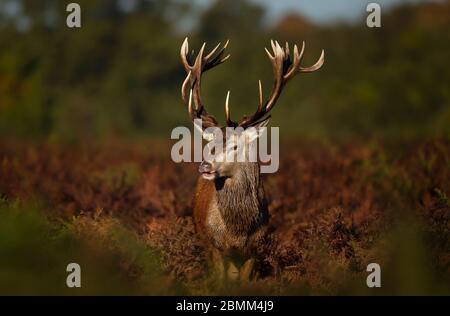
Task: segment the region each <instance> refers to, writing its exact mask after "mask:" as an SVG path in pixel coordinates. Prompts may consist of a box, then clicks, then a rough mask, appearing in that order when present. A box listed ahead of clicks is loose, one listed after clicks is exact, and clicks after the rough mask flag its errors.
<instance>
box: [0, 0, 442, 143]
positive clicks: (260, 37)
mask: <svg viewBox="0 0 450 316" xmlns="http://www.w3.org/2000/svg"><path fill="white" fill-rule="evenodd" d="M69 2H71V1H60V0H46V1H34V0H33V1H31V0H0V135H1V136H6V137H17V138H31V139H36V138H37V139H41V140H42V139H44V140H54V141H64V142H65V141H74V140H80V139H90V140H92V139H95V140H102V139H109V138H125V139H128V138H136V137H142V136H144V137H149V136H162V137H168V135H169V134H170V130H171V129H172V128H173V127H174V126H177V125H180V124H183V125H188V124H190V123H189V121H188V116H187V113H186V109H185V108H184V107H183V104H182V103H181V101H180V85H181V82H182V80H183V78H184V75H185V74H184V70H183V67H182V66H181V64H180V61H179V48H180V45H181V43H182V41H183V39H184V37H185V36H186V35H189V37H190V44H191V47H192V48H195V49H196V50H198V48H199V47H200V45H201V43H202V42H203V41H206V42H207V43H208V44H209V47H210V48H212V47H213V45H215V44H216V43H217V42H220V41H222V42H223V41H224V40H226V39H230V41H231V44H230V46H229V52H230V53H231V55H232V58H231V59H230V60H229V61H227V63H226V64H224V65H223V66H221V67H218V68H217V69H215V70H214V71H211V72H210V73H208V74H206V75H205V80H204V81H203V95H204V100H205V103H206V106H207V107H208V109H210V112H212V113H214V114H215V116H216V117H217V118H218V119H219V120H220V121H221V122H223V116H224V113H223V102H224V99H225V95H226V91H227V90H231V91H232V94H231V107H232V111H233V115H234V116H235V117H237V116H239V117H240V116H242V115H243V114H245V113H249V112H251V111H253V110H254V108H255V107H256V104H257V93H258V89H257V80H258V79H262V82H263V87H264V91H265V95H267V94H268V93H269V90H270V88H271V84H272V73H271V66H270V63H269V61H268V60H267V57H266V55H265V53H264V50H263V48H264V47H265V46H269V45H270V42H269V41H270V39H272V38H274V39H277V40H279V41H286V40H287V41H289V42H291V43H298V44H301V41H302V40H305V41H306V53H305V59H304V64H305V65H308V64H310V63H312V62H314V61H315V60H316V59H317V58H318V57H319V55H320V50H321V49H322V48H323V49H325V52H326V61H325V66H324V68H323V69H322V70H321V71H319V72H317V73H314V74H306V75H304V76H298V77H297V78H295V80H293V81H292V82H291V83H290V84H289V85H288V86H287V88H286V89H285V91H284V93H283V95H282V97H281V98H280V100H279V102H278V105H277V107H276V108H275V110H274V113H273V114H274V115H273V120H272V125H274V126H281V128H282V129H281V136H282V137H289V136H295V137H301V138H304V139H307V140H323V139H325V140H344V141H347V140H354V139H363V140H365V139H368V138H377V139H381V140H389V141H411V140H417V139H427V138H435V137H442V136H448V135H450V106H449V103H450V89H449V82H450V66H449V64H448V56H450V33H449V32H448V30H449V29H450V6H449V2H448V1H441V2H428V1H427V2H424V1H422V2H421V1H414V3H410V1H405V2H402V1H397V2H396V3H397V5H396V6H392V7H391V6H389V7H387V6H386V8H385V7H382V27H381V28H368V27H367V26H366V24H365V18H366V16H367V13H366V12H360V15H359V16H360V18H355V19H353V20H352V21H339V20H330V21H328V22H327V21H325V22H321V23H316V22H311V21H310V20H309V19H308V18H306V17H304V16H302V12H301V10H300V9H299V10H290V11H288V12H287V14H284V15H282V14H280V15H279V16H278V17H277V18H276V19H275V18H273V14H272V13H273V12H272V13H271V11H274V10H275V9H276V7H277V5H274V4H272V5H267V2H265V1H259V2H258V1H244V0H236V1H223V0H221V1H196V2H191V1H180V0H178V1H176V0H152V1H148V0H133V1H131V0H129V1H125V0H121V1H110V0H89V1H88V0H80V1H76V2H77V3H79V4H80V5H81V8H82V27H81V28H80V29H70V28H68V27H67V26H66V24H65V21H66V16H67V14H68V13H67V12H66V11H65V8H66V5H67V4H68V3H69ZM287 2H289V3H290V4H291V5H292V1H287ZM279 3H280V6H282V3H283V1H280V2H279ZM318 10H320V8H318ZM271 17H272V18H271ZM325 20H326V19H325ZM268 21H270V23H269V22H268ZM300 77H301V78H300Z"/></svg>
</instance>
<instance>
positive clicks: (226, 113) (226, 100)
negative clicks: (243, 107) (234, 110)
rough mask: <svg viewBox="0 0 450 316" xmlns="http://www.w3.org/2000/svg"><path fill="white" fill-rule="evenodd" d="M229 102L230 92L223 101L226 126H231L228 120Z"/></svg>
mask: <svg viewBox="0 0 450 316" xmlns="http://www.w3.org/2000/svg"><path fill="white" fill-rule="evenodd" d="M229 100H230V91H228V92H227V97H226V99H225V119H226V123H227V126H231V125H232V123H233V122H232V121H231V118H230V107H229V104H228V101H229Z"/></svg>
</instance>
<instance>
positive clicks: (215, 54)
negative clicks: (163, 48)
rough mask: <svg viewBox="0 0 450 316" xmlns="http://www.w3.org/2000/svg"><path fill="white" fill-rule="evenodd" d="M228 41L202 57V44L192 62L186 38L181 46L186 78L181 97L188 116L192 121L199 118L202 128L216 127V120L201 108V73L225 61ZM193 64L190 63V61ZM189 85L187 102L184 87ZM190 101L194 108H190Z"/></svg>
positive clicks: (192, 54)
mask: <svg viewBox="0 0 450 316" xmlns="http://www.w3.org/2000/svg"><path fill="white" fill-rule="evenodd" d="M227 45H228V41H227V42H226V43H225V45H224V46H223V47H222V48H221V49H219V47H220V43H219V44H218V45H217V46H216V47H215V48H213V49H212V50H211V52H209V53H208V54H207V55H206V56H203V54H204V50H205V46H206V43H203V45H202V47H201V48H200V51H199V53H198V55H197V57H195V60H194V51H192V52H191V54H189V43H188V38H187V37H186V39H185V40H184V42H183V45H181V51H180V56H181V62H182V63H183V66H184V69H185V70H186V73H187V76H186V79H185V80H184V82H183V85H182V86H181V97H182V99H183V101H184V102H185V103H187V105H188V111H189V115H190V117H191V119H192V120H194V119H196V118H199V119H201V120H202V128H207V127H213V126H217V125H218V123H217V121H216V119H215V118H214V117H213V116H212V115H209V114H208V112H207V111H206V109H205V107H204V106H203V102H202V99H201V93H200V92H201V78H202V73H204V72H206V71H207V70H209V69H211V68H214V67H215V66H217V65H220V64H221V63H223V62H224V61H226V60H227V59H228V58H229V57H230V55H227V56H224V54H225V49H226V48H227ZM193 60H194V62H193V63H192V61H193ZM188 84H189V85H190V93H189V100H186V87H187V85H188ZM192 101H193V103H194V107H192Z"/></svg>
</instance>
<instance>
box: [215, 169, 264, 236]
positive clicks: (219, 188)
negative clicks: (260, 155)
mask: <svg viewBox="0 0 450 316" xmlns="http://www.w3.org/2000/svg"><path fill="white" fill-rule="evenodd" d="M215 186H216V194H217V204H218V209H219V211H220V213H221V215H222V218H223V220H224V222H225V224H226V225H227V227H228V228H229V229H230V230H231V231H232V232H233V233H235V234H240V233H248V232H249V230H252V229H254V228H255V227H256V226H257V225H258V223H259V219H260V217H261V205H262V199H263V196H260V192H262V190H261V189H262V184H261V179H260V173H259V164H258V163H256V162H245V163H240V165H239V168H238V170H237V172H236V173H235V175H234V176H233V177H230V178H226V179H217V180H216V181H215Z"/></svg>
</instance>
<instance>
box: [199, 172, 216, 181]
mask: <svg viewBox="0 0 450 316" xmlns="http://www.w3.org/2000/svg"><path fill="white" fill-rule="evenodd" d="M200 174H201V175H202V177H203V179H206V180H214V179H215V178H216V177H217V173H216V172H215V171H203V172H200Z"/></svg>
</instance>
